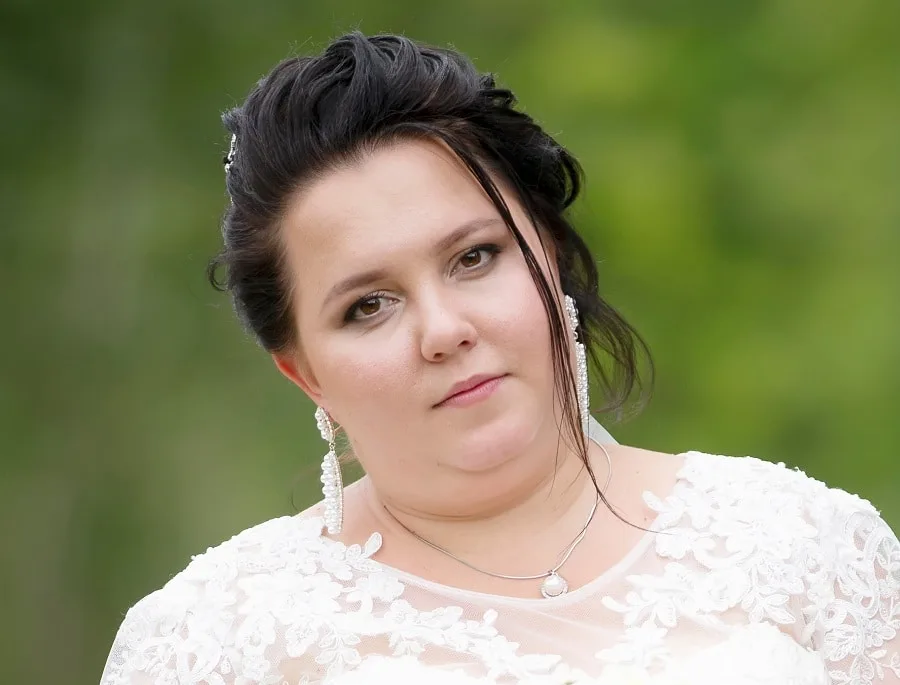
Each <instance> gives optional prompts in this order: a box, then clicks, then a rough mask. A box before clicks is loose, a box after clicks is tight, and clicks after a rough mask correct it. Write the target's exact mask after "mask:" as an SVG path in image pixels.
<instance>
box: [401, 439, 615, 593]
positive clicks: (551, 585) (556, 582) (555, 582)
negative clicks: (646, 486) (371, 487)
mask: <svg viewBox="0 0 900 685" xmlns="http://www.w3.org/2000/svg"><path fill="white" fill-rule="evenodd" d="M597 445H598V446H599V447H600V449H601V450H603V454H605V455H606V461H607V464H608V465H609V473H608V474H607V476H606V483H605V484H604V485H603V488H602V492H606V488H607V487H609V482H610V481H611V480H612V460H611V459H610V458H609V452H607V451H606V448H605V447H603V445H601V444H600V443H597ZM600 492H601V491H598V492H597V496H596V498H595V499H594V506H593V507H591V513H590V514H588V518H587V521H585V523H584V526H582V528H581V530H580V531H578V534H577V535H576V536H575V538H574V539H573V540H572V542H570V543H569V544H568V545H567V546H566V547H565V549H563V551H562V552H560V556H561V557H562V559H560V561H559V562H558V563H557V564H556V565H555V566H554V567H553V568H551V569H550V570H549V571H544V572H543V573H536V574H534V575H530V576H510V575H506V574H503V573H494V572H493V571H485V570H484V569H481V568H478V567H477V566H474V565H472V564H470V563H469V562H468V561H466V560H465V559H460V558H459V557H458V556H456V555H455V554H454V553H453V552H451V551H450V550H448V549H444V548H443V547H441V546H440V545H437V544H435V543H433V542H431V541H430V540H426V539H425V538H423V537H422V536H421V535H419V534H418V533H417V532H416V531H414V530H412V529H411V528H409V527H408V526H406V524H404V523H403V522H402V521H401V520H400V519H398V518H397V517H396V516H394V514H392V513H391V511H390V510H389V509H388V508H387V507H384V510H385V511H386V512H387V513H388V514H390V516H391V518H393V519H394V520H395V521H396V522H397V523H399V524H400V526H401V527H403V528H404V529H405V530H406V531H407V532H408V533H409V534H410V535H412V536H413V537H415V538H416V539H417V540H419V541H420V542H424V543H425V544H426V545H428V546H429V547H431V548H433V549H435V550H437V551H438V552H441V553H442V554H446V555H447V556H448V557H450V558H451V559H454V560H456V561H458V562H459V563H460V564H463V565H464V566H468V567H469V568H470V569H472V570H473V571H477V572H478V573H483V574H485V575H488V576H493V577H494V578H503V579H504V580H540V579H541V578H547V580H546V581H544V584H543V585H542V586H541V594H543V595H544V597H547V598H548V599H549V598H552V597H558V596H559V595H562V594H565V593H566V592H567V591H568V583H567V582H566V581H565V579H563V578H562V577H561V576H560V575H559V574H558V573H557V571H559V569H561V568H562V566H563V564H565V563H566V562H567V561H568V560H569V557H570V556H572V552H574V551H575V548H576V547H577V546H578V543H580V542H581V541H582V540H583V539H584V536H585V535H586V534H587V529H588V527H589V526H590V525H591V521H593V520H594V514H596V513H597V506H598V505H599V504H600ZM557 558H559V557H557Z"/></svg>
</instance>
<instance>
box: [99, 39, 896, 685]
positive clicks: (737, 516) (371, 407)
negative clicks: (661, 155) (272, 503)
mask: <svg viewBox="0 0 900 685" xmlns="http://www.w3.org/2000/svg"><path fill="white" fill-rule="evenodd" d="M224 121H225V125H226V127H227V128H228V129H229V130H230V132H231V133H232V144H231V148H230V151H229V153H228V156H227V157H226V160H225V170H226V179H227V187H228V191H229V194H230V196H231V205H230V207H229V209H228V211H227V214H226V216H225V220H224V228H223V236H224V243H225V245H224V250H223V252H222V253H221V255H220V257H219V258H218V259H217V260H216V261H215V262H214V264H213V265H212V269H211V276H212V278H213V281H214V282H216V269H217V267H224V268H225V273H226V274H227V276H226V279H225V282H224V287H225V288H227V290H228V291H229V292H230V293H231V295H232V297H233V301H234V304H235V306H236V309H237V312H238V314H239V316H240V318H241V320H242V321H243V323H244V324H245V325H246V326H247V328H248V329H249V330H251V331H252V332H253V334H254V335H255V336H256V338H257V339H258V340H259V342H260V344H261V345H262V346H263V347H264V348H265V349H266V350H267V351H268V352H269V353H270V354H271V356H272V358H273V360H274V362H275V364H276V366H277V367H278V369H279V370H280V371H281V372H282V373H283V374H284V375H285V376H286V377H287V378H288V379H289V380H291V381H292V382H293V383H295V384H296V385H297V386H298V387H299V388H300V389H301V390H302V391H303V392H304V393H306V394H307V395H308V396H309V397H310V398H311V399H312V400H313V402H315V404H316V405H317V409H316V421H317V424H318V426H319V429H320V431H321V434H322V437H323V439H324V440H325V441H326V442H327V444H328V451H327V454H326V456H325V458H324V460H323V466H322V483H323V499H322V501H321V502H320V503H319V504H317V505H315V506H314V507H312V508H311V509H309V510H307V511H305V512H303V513H301V514H299V515H297V516H293V517H283V518H278V519H274V520H271V521H268V522H266V523H263V524H261V525H258V526H255V527H252V528H250V529H248V530H245V531H243V532H242V533H240V534H238V535H237V536H235V537H234V538H232V539H231V540H229V541H227V542H225V543H223V544H221V545H219V546H218V547H215V548H211V549H209V550H208V551H207V552H206V553H204V554H200V555H198V556H196V557H194V558H193V560H192V562H191V563H190V564H189V565H188V566H187V568H186V569H185V570H184V571H182V572H181V573H179V574H178V575H177V576H176V577H175V578H173V579H172V580H171V581H170V582H168V583H167V584H166V585H165V586H164V587H163V588H162V589H160V590H158V591H157V592H154V593H152V594H151V595H149V596H148V597H146V598H144V599H143V600H141V601H140V602H138V603H137V604H136V605H135V606H134V607H132V609H131V610H130V611H129V612H128V614H127V616H126V618H125V620H124V622H123V624H122V627H121V629H120V631H119V633H118V636H117V638H116V641H115V644H114V645H113V648H112V652H111V654H110V657H109V660H108V663H107V666H106V669H105V671H104V674H103V681H102V682H103V683H104V685H125V684H134V685H136V684H138V683H159V684H162V683H167V684H171V683H179V684H182V683H205V684H209V685H213V684H215V685H221V684H224V683H229V684H232V683H234V684H247V683H267V684H268V683H272V684H275V683H288V684H291V685H295V684H298V683H318V682H324V683H330V682H345V683H350V682H394V683H396V682H405V681H406V680H408V681H409V682H412V681H413V680H415V681H416V682H421V681H422V680H423V679H426V678H428V679H430V681H431V682H433V683H438V682H454V683H463V682H470V681H471V682H484V683H487V682H497V683H505V682H547V683H564V682H604V683H617V682H648V683H650V682H652V683H677V682H691V683H696V682H703V681H704V680H709V681H710V682H712V681H715V682H718V683H734V682H742V683H751V682H752V683H788V682H792V683H824V682H828V681H829V679H830V680H832V681H834V682H839V683H844V682H847V683H874V682H878V683H882V684H883V685H888V684H890V685H895V684H897V683H900V636H898V629H900V544H898V541H897V537H896V536H895V535H894V533H893V532H892V531H891V530H890V529H889V527H888V526H887V524H886V523H885V522H884V521H883V520H882V519H881V518H880V517H879V515H878V512H877V511H876V510H875V509H874V508H873V507H872V505H870V504H869V503H868V502H866V501H865V500H862V499H859V498H858V497H856V496H854V495H850V494H848V493H846V492H844V491H842V490H837V489H829V488H828V487H826V486H825V485H824V484H822V483H820V482H817V481H815V480H813V479H812V478H809V477H807V476H806V475H804V474H803V473H802V472H799V471H795V470H790V469H788V468H786V467H785V466H784V465H783V464H777V465H776V464H772V463H768V462H765V461H761V460H758V459H755V458H752V457H740V458H737V457H725V456H718V455H710V454H703V453H700V452H688V453H686V454H680V455H670V454H662V453H656V452H650V451H646V450H642V449H638V448H634V447H626V446H623V445H618V444H616V443H615V442H614V441H612V439H611V438H609V436H608V435H607V434H606V433H605V431H603V429H602V428H601V427H600V426H599V424H597V423H596V422H595V421H594V420H593V419H592V418H590V415H589V411H590V409H589V406H588V403H589V401H588V392H587V388H588V384H587V372H588V369H587V362H586V356H587V353H590V355H591V358H592V362H593V366H594V369H595V370H596V372H597V374H598V375H599V377H600V381H601V382H600V386H601V389H602V391H603V393H604V398H605V400H606V403H605V404H604V406H603V407H602V408H601V409H600V411H602V412H609V411H613V410H617V409H620V408H621V407H622V406H623V405H624V403H625V401H626V398H628V397H629V396H631V393H632V391H633V389H634V387H635V386H636V385H637V383H638V375H637V371H636V369H637V356H638V355H637V351H638V350H641V349H643V345H642V343H641V340H640V338H639V337H638V336H637V335H636V333H635V332H634V331H633V330H632V329H631V328H630V327H629V325H628V324H627V323H626V322H625V321H623V320H622V319H621V318H620V317H619V315H618V314H617V313H616V312H615V311H614V310H613V309H612V308H611V307H609V306H608V305H607V304H606V303H605V302H604V301H603V300H602V299H601V298H600V297H599V296H598V293H597V290H598V288H597V272H596V269H595V266H594V260H593V258H592V256H591V254H590V253H589V251H588V249H587V247H586V245H585V243H584V242H583V241H582V239H581V238H580V237H579V236H578V234H577V233H576V232H575V230H574V229H573V227H572V226H571V225H570V224H569V222H568V221H567V219H566V209H567V208H568V207H569V205H570V204H571V203H572V202H573V200H574V199H575V198H576V196H577V194H578V190H579V168H578V166H577V163H576V162H575V160H574V159H573V158H572V157H571V156H570V155H569V153H568V152H567V151H566V150H565V149H563V148H562V147H560V146H559V145H558V144H557V143H556V142H555V141H554V140H553V139H552V138H551V137H550V136H548V135H547V134H546V133H544V132H543V131H542V130H541V129H540V127H538V126H537V125H536V124H535V123H534V122H533V121H532V120H531V119H530V118H529V117H528V116H526V115H524V114H522V113H520V112H517V111H516V110H515V109H514V101H513V96H512V94H511V93H510V92H509V91H507V90H503V89H500V88H498V87H496V86H495V85H494V80H493V78H492V77H490V76H488V75H482V74H479V73H477V72H476V71H475V69H474V67H473V66H472V64H471V63H470V62H469V61H467V60H466V59H465V58H464V57H462V56H460V55H459V54H456V53H454V52H451V51H446V50H439V49H435V48H429V47H423V46H420V45H417V44H415V43H413V42H411V41H409V40H407V39H405V38H401V37H396V36H379V37H372V38H367V37H365V36H363V35H361V34H359V33H354V34H351V35H347V36H344V37H342V38H340V39H338V40H336V41H335V42H333V43H332V44H331V45H329V46H328V48H327V49H326V50H325V51H324V53H322V54H321V55H319V56H316V57H311V58H301V59H291V60H287V61H285V62H283V63H282V64H280V65H278V66H277V67H276V68H275V69H274V70H273V71H272V72H271V73H270V74H269V75H268V76H267V77H266V78H265V79H263V80H262V81H261V82H260V83H259V84H258V85H257V87H256V88H255V89H254V90H253V92H252V93H251V94H250V96H249V97H248V98H247V100H246V102H245V103H244V104H243V106H241V107H238V108H237V109H234V110H232V111H231V112H228V113H227V114H226V115H225V117H224ZM338 429H340V432H341V434H342V435H343V436H344V437H345V439H346V441H347V442H348V444H349V447H350V452H351V453H352V455H353V457H354V458H355V459H357V460H358V461H359V462H360V464H361V465H362V467H363V469H364V471H365V474H366V475H365V477H363V478H362V479H361V480H359V481H358V482H356V483H354V484H352V485H350V486H348V487H347V488H343V487H342V483H341V478H340V469H339V466H338V459H337V452H336V446H335V442H336V439H337V436H336V431H337V430H338Z"/></svg>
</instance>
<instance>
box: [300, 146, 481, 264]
mask: <svg viewBox="0 0 900 685" xmlns="http://www.w3.org/2000/svg"><path fill="white" fill-rule="evenodd" d="M485 213H487V214H488V215H490V216H493V215H496V209H495V208H494V206H493V204H492V203H491V202H490V200H489V199H488V198H487V196H486V195H485V194H484V191H483V190H482V189H481V187H480V186H479V185H478V184H477V182H476V181H475V179H474V178H472V176H471V174H470V173H469V172H468V171H467V170H466V169H465V168H464V167H463V165H462V163H461V162H460V161H459V160H458V159H457V158H456V157H455V155H453V153H452V152H450V150H448V149H447V148H446V147H444V146H443V145H441V144H438V143H435V142H430V141H401V142H397V143H395V144H392V145H389V146H385V147H382V148H379V149H377V150H375V151H374V152H371V153H368V154H366V155H365V156H364V157H363V158H362V159H361V160H360V161H356V162H351V163H349V164H347V165H344V166H342V167H340V168H338V169H337V170H333V171H330V172H328V173H326V174H325V175H324V176H322V177H321V178H319V179H317V180H316V181H314V182H313V183H312V184H311V185H310V186H308V187H306V188H304V189H303V190H302V191H300V192H298V193H297V194H296V196H295V197H294V198H293V202H291V204H290V205H289V207H288V211H287V213H286V216H285V224H284V231H285V238H286V242H287V247H288V249H289V251H290V248H291V244H294V245H295V247H302V250H300V253H298V254H297V256H302V254H303V253H308V252H309V251H310V250H317V249H318V250H329V251H333V250H341V251H347V252H348V254H347V256H348V257H350V256H352V254H353V253H356V252H358V251H359V250H358V249H357V248H359V247H365V248H366V250H367V251H369V252H371V250H373V249H375V248H376V247H377V246H378V245H379V244H384V245H386V246H389V245H390V244H391V243H393V242H398V241H403V242H405V241H408V240H409V239H412V238H415V237H417V236H420V237H423V238H426V237H428V236H432V237H436V236H439V235H440V233H441V231H446V230H450V229H451V228H452V227H453V226H454V225H456V224H458V223H462V222H464V221H466V220H469V219H472V218H473V217H474V216H475V215H484V214H485ZM296 238H300V240H296ZM359 240H365V243H364V245H362V246H361V245H359V244H358V241H359Z"/></svg>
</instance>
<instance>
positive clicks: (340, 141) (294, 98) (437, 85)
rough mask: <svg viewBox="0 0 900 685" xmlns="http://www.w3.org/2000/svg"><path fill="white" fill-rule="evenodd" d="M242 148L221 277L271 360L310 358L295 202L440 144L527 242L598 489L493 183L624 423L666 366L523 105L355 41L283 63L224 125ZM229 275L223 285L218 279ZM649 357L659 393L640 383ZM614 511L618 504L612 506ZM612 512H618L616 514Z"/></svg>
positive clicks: (400, 52) (461, 73)
mask: <svg viewBox="0 0 900 685" xmlns="http://www.w3.org/2000/svg"><path fill="white" fill-rule="evenodd" d="M223 121H224V124H225V127H226V128H227V129H228V131H230V132H231V133H232V134H233V135H234V137H235V145H234V147H233V153H232V154H229V157H228V162H229V163H228V169H227V173H226V179H227V180H226V182H227V187H228V193H229V195H230V196H231V205H230V206H229V207H228V210H227V212H226V214H225V217H224V221H223V225H222V236H223V239H224V248H223V250H222V251H221V253H220V254H219V255H218V256H217V257H216V258H215V259H214V260H213V261H212V262H211V263H210V265H209V269H208V275H209V279H210V281H211V283H212V284H213V286H215V287H216V288H219V289H221V290H227V291H228V292H229V293H230V294H231V297H232V300H233V303H234V306H235V309H236V311H237V314H238V316H239V318H240V319H241V322H242V323H243V325H244V326H245V328H246V329H248V330H249V331H250V332H251V333H252V334H253V335H254V336H255V337H256V339H257V341H258V342H259V344H260V345H261V346H262V347H263V348H265V349H266V350H267V351H269V352H279V351H286V350H290V349H292V348H297V346H298V345H299V342H300V341H298V340H297V332H296V329H295V325H294V320H293V317H292V310H291V302H290V297H291V284H290V282H289V278H290V275H289V273H288V270H287V269H286V268H285V264H284V251H283V249H282V247H281V242H280V237H279V233H278V231H279V220H280V218H281V217H282V215H283V213H284V211H285V207H286V204H287V202H288V200H289V198H290V197H291V196H292V195H293V194H294V193H296V192H297V191H298V190H299V189H301V188H302V187H304V186H305V185H307V184H309V183H310V182H311V181H314V180H315V179H316V178H317V177H321V176H322V175H324V174H327V173H328V171H329V170H332V169H335V168H337V167H338V166H340V165H342V164H346V163H352V162H353V161H354V160H358V159H360V158H361V157H362V156H363V155H364V154H366V153H368V152H371V151H372V150H375V149H377V148H378V146H379V145H382V144H385V143H389V142H391V141H395V140H398V139H428V140H434V141H441V142H443V143H444V144H446V145H447V146H448V147H449V148H450V149H451V150H452V151H453V153H454V154H455V155H456V156H457V157H458V158H459V159H460V160H461V161H462V162H463V164H465V166H466V167H467V168H468V170H469V171H470V172H471V174H472V176H473V177H474V178H475V180H477V182H478V183H479V184H480V185H481V187H482V188H483V189H484V192H485V193H487V195H488V197H489V198H490V199H491V201H492V202H493V204H494V206H495V207H496V208H497V211H498V212H499V214H500V216H501V217H502V218H503V220H504V221H505V222H506V224H507V226H508V228H509V230H510V231H511V232H512V234H513V235H514V236H515V238H516V241H517V242H518V244H519V247H520V248H521V250H522V253H523V255H524V257H525V261H526V263H527V265H528V268H529V270H530V271H531V274H532V278H533V279H534V282H535V284H536V285H537V287H538V291H539V292H540V295H541V299H542V300H543V303H544V308H545V310H546V311H547V315H548V318H549V322H550V333H551V341H552V354H553V363H554V371H555V375H556V379H557V380H556V389H557V391H558V392H559V393H560V397H561V398H562V405H563V407H564V411H565V414H566V417H567V421H568V428H569V434H570V435H572V436H577V439H576V443H577V445H578V447H577V449H578V453H579V455H580V456H581V458H582V460H583V461H584V463H585V465H586V466H587V468H588V471H589V473H590V475H591V478H592V479H594V484H595V485H596V478H595V477H594V474H593V471H592V470H591V468H590V463H589V461H588V458H587V442H586V440H585V439H584V437H586V436H584V437H582V434H581V427H580V421H579V420H578V403H577V401H576V400H575V399H574V398H575V397H576V385H575V380H574V374H573V371H572V368H571V364H570V360H569V354H568V349H569V348H568V334H567V330H566V326H565V325H564V322H565V318H564V317H565V313H564V311H562V309H561V307H559V306H558V304H557V302H556V300H555V298H554V296H553V290H552V289H551V286H550V285H549V284H548V282H547V280H546V279H545V277H544V275H543V272H542V271H541V269H540V267H539V266H538V262H537V260H536V259H535V256H534V254H533V253H532V252H531V250H530V248H529V247H528V244H527V243H526V242H525V239H524V238H523V236H522V234H521V233H520V232H519V230H518V228H517V227H516V225H515V222H514V221H513V218H512V216H511V214H510V211H509V208H508V207H507V205H506V203H505V202H504V200H503V198H502V196H501V194H500V192H499V191H498V188H497V185H496V183H495V180H494V179H498V180H499V181H500V182H501V183H503V184H504V185H505V186H508V187H509V188H511V189H512V190H513V191H514V192H515V194H516V196H517V198H518V200H519V201H520V202H521V204H522V207H523V209H524V210H525V212H526V214H527V216H528V218H529V219H530V220H531V221H532V222H533V224H534V226H535V227H536V228H537V230H538V233H539V235H541V242H542V244H543V245H545V246H546V245H547V239H548V238H549V239H550V241H551V243H552V252H553V253H554V254H555V255H556V260H557V265H558V268H559V273H560V278H561V285H562V289H563V292H565V293H567V294H569V295H571V296H572V298H573V299H574V300H575V303H576V306H577V308H578V312H579V319H580V321H579V324H580V327H579V335H580V338H581V341H582V342H583V343H584V344H585V348H586V350H587V351H588V355H589V357H590V361H591V364H590V366H592V367H593V371H594V375H595V376H596V377H597V378H598V380H599V384H600V388H601V390H602V393H603V399H604V403H603V405H602V406H601V407H600V408H599V409H596V410H595V411H596V412H598V413H603V414H607V415H608V414H611V413H615V415H617V416H621V415H622V413H623V412H622V410H623V408H624V407H625V405H626V403H627V402H628V401H629V398H630V397H631V395H632V393H633V391H634V390H635V388H636V387H638V388H641V389H642V390H643V391H644V392H642V395H641V398H640V402H639V403H638V405H639V406H636V408H635V409H636V410H637V409H639V408H640V406H643V404H644V403H645V402H646V400H647V399H649V395H650V390H651V388H652V374H653V364H652V360H651V359H650V355H649V350H648V349H647V345H646V344H645V343H644V341H643V340H642V339H641V337H640V336H639V335H638V333H637V332H636V331H635V330H634V329H633V328H632V327H631V326H630V325H629V324H628V323H627V322H626V321H625V320H624V319H623V318H622V317H621V316H620V315H619V314H618V312H616V311H615V310H614V309H613V308H612V307H611V306H610V305H609V304H607V303H606V302H605V301H604V300H603V299H602V298H601V297H600V295H599V292H598V291H599V286H598V274H597V267H596V265H595V263H594V260H593V257H592V255H591V253H590V251H589V249H588V247H587V245H586V244H585V242H584V240H583V239H582V238H581V236H579V235H578V233H577V232H576V231H575V229H574V228H573V227H572V225H571V224H570V223H569V221H568V219H567V217H566V210H567V209H568V208H569V206H570V205H571V204H572V203H573V202H574V200H575V198H576V197H577V196H578V193H579V190H580V187H581V183H582V172H581V168H580V166H579V165H578V162H577V161H576V160H575V158H574V157H573V156H572V155H571V154H570V153H569V152H568V151H567V150H566V149H565V148H563V147H562V146H561V145H559V144H558V143H557V142H556V141H555V140H554V139H553V138H551V137H550V136H549V135H548V134H547V133H545V132H544V131H543V130H542V129H541V127H540V126H538V125H537V124H536V123H535V122H534V121H533V120H532V119H531V117H529V116H528V115H526V114H524V113H522V112H520V111H517V110H516V108H515V96H514V95H513V93H512V92H511V91H510V90H507V89H505V88H501V87H498V86H497V85H496V82H495V78H494V76H493V75H491V74H482V73H479V72H478V71H477V70H476V69H475V67H474V65H473V64H472V63H471V62H470V61H469V60H468V59H467V58H466V57H464V56H463V55H461V54H459V53H458V52H455V51H452V50H447V49H441V48H435V47H430V46H425V45H421V44H418V43H416V42H414V41H412V40H410V39H408V38H405V37H402V36H393V35H379V36H371V37H367V36H364V35H363V34H361V33H359V32H354V33H350V34H348V35H345V36H342V37H341V38H338V39H336V40H334V41H333V42H332V43H330V44H329V45H328V46H327V47H326V48H325V50H324V51H323V52H322V53H321V54H320V55H317V56H314V57H295V58H291V59H287V60H284V61H283V62H281V63H280V64H278V65H277V66H276V67H275V68H274V69H273V70H272V71H271V72H270V73H269V74H268V75H267V76H265V77H264V78H263V79H262V80H261V81H260V82H259V83H258V84H257V85H256V87H255V88H254V89H253V90H252V92H251V93H250V95H249V96H248V97H247V99H246V101H245V102H244V103H243V105H241V106H239V107H236V108H234V109H232V110H230V111H228V112H226V113H225V114H224V115H223ZM220 267H222V268H224V270H225V276H224V279H222V280H220V279H219V278H218V273H219V269H220ZM638 351H643V352H644V353H645V354H646V359H647V362H648V376H649V379H650V382H649V384H646V385H645V384H643V383H642V382H641V378H640V374H639V371H638ZM604 501H605V498H604ZM607 504H608V503H607Z"/></svg>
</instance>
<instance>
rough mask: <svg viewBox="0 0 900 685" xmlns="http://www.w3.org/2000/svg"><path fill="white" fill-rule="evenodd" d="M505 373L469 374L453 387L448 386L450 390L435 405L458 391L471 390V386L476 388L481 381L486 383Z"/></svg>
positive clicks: (458, 392) (457, 393)
mask: <svg viewBox="0 0 900 685" xmlns="http://www.w3.org/2000/svg"><path fill="white" fill-rule="evenodd" d="M505 375H506V374H503V373H499V374H498V373H479V374H476V375H474V376H470V377H469V378H467V379H466V380H464V381H460V382H458V383H456V384H454V385H453V387H452V388H450V391H449V392H448V393H447V394H446V395H445V396H444V397H443V399H442V400H441V401H440V402H438V404H436V405H435V406H438V405H440V404H442V403H444V402H446V401H447V400H449V399H450V398H451V397H453V396H454V395H459V394H460V393H464V392H467V391H469V390H472V389H473V388H477V387H478V386H479V385H481V384H482V383H486V382H487V381H491V380H494V379H495V378H501V377H503V376H505Z"/></svg>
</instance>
